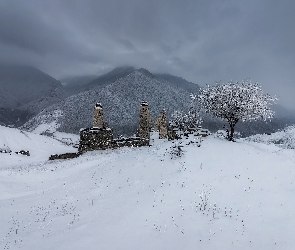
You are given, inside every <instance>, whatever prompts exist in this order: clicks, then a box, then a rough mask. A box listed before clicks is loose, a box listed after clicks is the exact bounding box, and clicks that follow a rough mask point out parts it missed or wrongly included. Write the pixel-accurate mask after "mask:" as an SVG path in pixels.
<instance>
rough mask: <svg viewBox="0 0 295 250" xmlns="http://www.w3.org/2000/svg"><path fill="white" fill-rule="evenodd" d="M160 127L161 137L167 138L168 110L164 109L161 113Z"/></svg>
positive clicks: (159, 118)
mask: <svg viewBox="0 0 295 250" xmlns="http://www.w3.org/2000/svg"><path fill="white" fill-rule="evenodd" d="M158 127H159V139H165V138H167V124H166V111H165V109H163V110H162V113H161V115H160V116H159V117H158Z"/></svg>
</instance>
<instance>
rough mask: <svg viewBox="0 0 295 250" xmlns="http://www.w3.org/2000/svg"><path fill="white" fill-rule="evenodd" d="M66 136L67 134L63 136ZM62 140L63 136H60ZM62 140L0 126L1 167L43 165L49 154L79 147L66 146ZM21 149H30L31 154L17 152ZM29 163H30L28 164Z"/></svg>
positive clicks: (71, 150)
mask: <svg viewBox="0 0 295 250" xmlns="http://www.w3.org/2000/svg"><path fill="white" fill-rule="evenodd" d="M63 137H66V136H63ZM58 139H59V140H60V141H61V140H62V136H60V135H59V136H58ZM60 141H57V140H54V139H52V138H49V137H47V136H42V135H38V134H34V133H29V132H25V131H21V130H19V129H14V128H7V127H4V126H0V151H6V152H10V151H11V152H10V153H1V152H0V169H3V168H8V167H20V168H22V167H23V166H27V167H28V166H29V165H30V164H37V165H38V166H40V167H42V165H43V164H44V161H47V160H48V158H49V156H50V155H52V154H56V153H66V152H76V151H77V149H75V148H73V147H69V146H66V145H65V144H63V143H61V142H60ZM21 150H24V151H29V152H30V156H26V155H22V154H16V153H15V152H19V151H21ZM26 164H28V165H26Z"/></svg>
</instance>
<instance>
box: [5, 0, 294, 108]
mask: <svg viewBox="0 0 295 250" xmlns="http://www.w3.org/2000/svg"><path fill="white" fill-rule="evenodd" d="M294 10H295V2H294V1H292V0H290V1H288V0H284V1H280V2H279V1H276V0H249V1H236V0H224V1H219V0H213V1H207V0H185V1H179V0H162V1H159V0H124V1H122V0H83V1H82V0H51V1H43V0H26V1H22V0H14V1H11V0H2V1H0V53H1V58H0V61H2V62H3V61H4V62H5V61H10V62H11V61H15V62H22V63H29V64H31V65H34V66H37V67H39V68H41V70H43V71H45V72H47V73H49V74H52V75H53V76H54V77H56V78H59V77H62V76H66V75H69V74H99V73H101V72H104V71H105V70H107V69H111V68H112V67H116V66H120V65H123V64H124V65H126V64H130V65H132V66H135V67H145V68H147V69H149V70H151V71H155V72H167V73H170V74H175V75H179V76H182V77H184V78H186V79H188V80H190V81H193V82H196V83H198V84H200V85H205V84H208V83H209V84H213V83H214V82H215V81H218V80H223V81H227V80H230V79H234V80H241V79H244V78H246V77H250V78H252V79H253V80H254V81H256V80H257V81H260V82H261V83H263V85H264V86H265V89H266V90H267V91H270V92H271V93H278V94H279V95H280V96H281V98H282V101H281V102H282V103H283V104H285V105H287V106H289V107H292V106H293V107H295V100H294V98H293V96H292V94H291V93H295V86H294V85H295V84H294V79H295V73H294V70H293V69H294V66H295V57H294V54H295V49H294V47H295V46H294V44H295V31H294V28H293V24H294V23H295V17H294V16H295V15H294Z"/></svg>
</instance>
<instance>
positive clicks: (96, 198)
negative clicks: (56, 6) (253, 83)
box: [0, 136, 295, 250]
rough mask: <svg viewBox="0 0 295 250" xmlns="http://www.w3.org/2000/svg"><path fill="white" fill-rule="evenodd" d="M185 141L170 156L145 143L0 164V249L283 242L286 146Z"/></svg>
mask: <svg viewBox="0 0 295 250" xmlns="http://www.w3.org/2000/svg"><path fill="white" fill-rule="evenodd" d="M38 138H40V143H41V142H42V143H44V142H45V141H44V139H43V137H38ZM41 138H42V139H41ZM191 139H192V140H193V138H191ZM24 140H25V139H24ZM189 141H190V140H184V141H182V145H183V146H184V147H183V151H184V154H183V156H182V157H173V159H171V154H170V152H171V146H172V145H173V143H172V142H168V141H159V140H154V141H153V146H151V147H143V148H121V149H116V150H106V151H93V152H88V153H86V154H84V155H82V156H80V157H79V158H76V159H72V160H64V161H60V160H58V161H53V162H49V161H48V162H44V161H42V164H40V165H38V164H31V165H27V163H23V164H22V165H20V166H19V167H14V168H9V167H8V168H7V167H6V166H5V165H4V166H3V164H2V168H0V185H1V188H0V190H1V191H0V212H1V215H2V216H1V217H0V225H1V226H0V238H1V241H0V247H2V249H72V250H75V249H79V250H80V249H88V250H91V249H102V250H104V249H130V250H132V249H153V250H157V249H171V250H173V249H175V250H176V249H177V250H178V249H234V250H236V249H240V250H247V249H254V250H258V249H259V250H260V249H268V250H272V249H293V248H294V245H295V238H294V235H293V234H294V224H295V214H294V213H295V212H294V211H295V210H294V199H293V197H294V192H295V182H294V177H295V152H294V150H287V149H280V148H278V147H276V146H274V145H264V144H259V143H253V142H242V141H240V142H237V143H232V142H228V141H225V140H220V139H217V138H214V137H213V136H209V137H207V138H204V141H203V142H202V145H201V147H197V146H195V144H189V145H186V144H188V142H189ZM178 143H179V142H178ZM49 145H50V144H48V146H49ZM51 147H54V148H55V151H57V150H59V149H57V148H56V147H55V145H51ZM52 150H53V149H52ZM62 150H64V149H62ZM62 150H60V152H61V151H62ZM0 157H3V154H0ZM27 158H28V159H29V157H27ZM2 159H3V158H0V162H1V163H2V162H3V161H1V160H2ZM11 160H12V161H16V158H11ZM40 166H42V168H41V167H40Z"/></svg>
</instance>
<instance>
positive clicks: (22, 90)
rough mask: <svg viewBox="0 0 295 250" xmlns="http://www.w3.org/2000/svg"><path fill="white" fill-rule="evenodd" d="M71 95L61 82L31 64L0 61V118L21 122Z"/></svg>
mask: <svg viewBox="0 0 295 250" xmlns="http://www.w3.org/2000/svg"><path fill="white" fill-rule="evenodd" d="M66 96H67V94H66V92H65V90H64V88H63V86H62V85H61V83H60V82H59V81H58V80H56V79H54V78H53V77H51V76H49V75H47V74H45V73H44V72H42V71H40V70H38V69H36V68H34V67H30V66H23V65H4V64H1V65H0V106H1V112H0V122H1V123H2V124H6V125H8V124H11V125H14V126H19V125H21V124H23V122H25V121H27V120H28V118H29V117H31V116H33V115H34V114H37V113H39V112H40V111H41V110H43V109H44V108H47V107H48V106H50V105H52V104H54V103H56V102H58V101H60V100H62V99H64V98H65V97H66Z"/></svg>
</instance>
